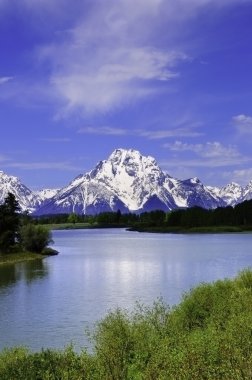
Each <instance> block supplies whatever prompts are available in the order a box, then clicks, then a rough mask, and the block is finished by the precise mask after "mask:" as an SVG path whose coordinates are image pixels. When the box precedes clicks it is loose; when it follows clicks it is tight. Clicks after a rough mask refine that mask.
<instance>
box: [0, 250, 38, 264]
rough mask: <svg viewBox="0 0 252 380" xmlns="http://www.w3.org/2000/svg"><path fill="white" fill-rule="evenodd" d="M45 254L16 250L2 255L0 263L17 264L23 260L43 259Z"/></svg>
mask: <svg viewBox="0 0 252 380" xmlns="http://www.w3.org/2000/svg"><path fill="white" fill-rule="evenodd" d="M44 257H45V256H44V255H41V254H38V253H31V252H16V253H9V254H4V255H0V265H6V264H16V263H20V262H22V261H30V260H38V259H43V258H44Z"/></svg>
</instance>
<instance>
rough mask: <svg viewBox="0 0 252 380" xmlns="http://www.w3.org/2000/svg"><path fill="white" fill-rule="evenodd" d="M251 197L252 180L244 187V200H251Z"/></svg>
mask: <svg viewBox="0 0 252 380" xmlns="http://www.w3.org/2000/svg"><path fill="white" fill-rule="evenodd" d="M250 199H252V181H250V182H249V183H248V185H247V186H246V187H245V188H244V190H243V197H242V201H249V200H250Z"/></svg>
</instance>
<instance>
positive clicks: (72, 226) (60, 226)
mask: <svg viewBox="0 0 252 380" xmlns="http://www.w3.org/2000/svg"><path fill="white" fill-rule="evenodd" d="M42 225H43V226H45V227H47V228H48V229H49V230H78V229H83V228H94V227H95V224H90V223H51V224H42Z"/></svg>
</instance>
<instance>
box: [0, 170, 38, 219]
mask: <svg viewBox="0 0 252 380" xmlns="http://www.w3.org/2000/svg"><path fill="white" fill-rule="evenodd" d="M8 193H12V194H14V195H15V197H16V199H17V201H18V203H19V206H20V208H21V211H26V210H27V211H29V212H32V211H34V210H35V205H36V203H37V199H36V196H34V194H33V193H32V191H31V190H30V189H28V187H26V186H25V185H23V184H22V183H21V182H20V180H19V179H18V178H17V177H14V176H9V175H7V174H5V173H4V172H3V171H0V204H2V203H3V202H4V200H5V198H6V197H7V195H8Z"/></svg>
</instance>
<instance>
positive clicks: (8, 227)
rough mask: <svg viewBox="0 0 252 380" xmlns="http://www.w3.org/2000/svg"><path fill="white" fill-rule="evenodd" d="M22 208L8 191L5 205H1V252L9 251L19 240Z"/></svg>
mask: <svg viewBox="0 0 252 380" xmlns="http://www.w3.org/2000/svg"><path fill="white" fill-rule="evenodd" d="M19 211H20V208H19V205H18V202H17V201H16V198H15V196H14V195H13V194H12V193H8V195H7V197H6V198H5V201H4V203H3V205H0V252H4V253H8V252H10V251H11V250H13V248H14V247H15V244H16V243H17V240H18V230H19V225H20V214H19Z"/></svg>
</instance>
